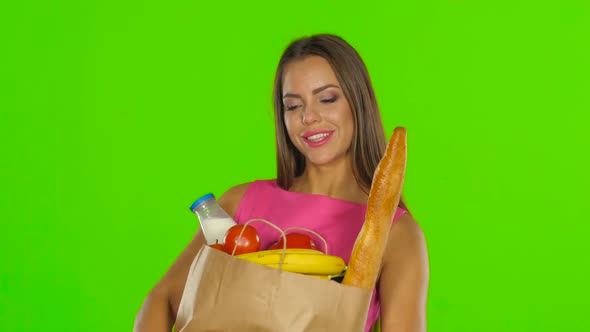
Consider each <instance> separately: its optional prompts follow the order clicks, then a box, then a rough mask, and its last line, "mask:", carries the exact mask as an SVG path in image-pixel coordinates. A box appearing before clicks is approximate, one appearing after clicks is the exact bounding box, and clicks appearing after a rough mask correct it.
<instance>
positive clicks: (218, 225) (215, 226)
mask: <svg viewBox="0 0 590 332" xmlns="http://www.w3.org/2000/svg"><path fill="white" fill-rule="evenodd" d="M236 224H237V223H236V222H235V221H233V219H231V218H207V219H206V220H204V221H203V222H202V223H201V228H202V230H203V234H204V235H205V240H207V244H209V245H211V244H215V243H219V244H221V243H223V238H224V237H225V233H227V230H228V229H230V228H231V227H232V226H234V225H236ZM215 241H217V242H215Z"/></svg>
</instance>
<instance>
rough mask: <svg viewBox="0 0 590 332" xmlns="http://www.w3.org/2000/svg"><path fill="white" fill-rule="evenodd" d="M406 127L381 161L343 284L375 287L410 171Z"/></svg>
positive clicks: (397, 133) (399, 129)
mask: <svg viewBox="0 0 590 332" xmlns="http://www.w3.org/2000/svg"><path fill="white" fill-rule="evenodd" d="M406 149H407V140H406V129H405V128H403V127H397V128H395V130H394V131H393V134H392V136H391V138H390V140H389V143H388V145H387V148H386V151H385V155H384V156H383V158H381V160H380V161H379V164H378V165H377V168H376V169H375V174H374V176H373V182H372V184H371V189H370V191H369V200H368V202H367V212H366V215H365V223H364V224H363V227H362V228H361V231H360V233H359V235H358V236H357V239H356V241H355V244H354V247H353V250H352V254H351V257H350V260H349V262H348V269H347V270H346V274H345V276H344V279H343V280H342V284H344V285H350V286H355V287H360V288H364V289H368V290H373V289H374V288H375V284H376V282H377V278H378V276H379V272H380V270H381V261H382V259H383V254H384V252H385V247H386V245H387V238H388V236H389V230H390V228H391V222H392V220H393V217H394V215H395V212H396V210H397V206H398V204H399V201H400V198H401V192H402V186H403V181H404V175H405V171H406Z"/></svg>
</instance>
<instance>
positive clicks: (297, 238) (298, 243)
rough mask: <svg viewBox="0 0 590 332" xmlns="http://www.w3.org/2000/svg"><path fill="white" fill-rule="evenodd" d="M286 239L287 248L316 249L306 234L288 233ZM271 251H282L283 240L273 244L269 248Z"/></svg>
mask: <svg viewBox="0 0 590 332" xmlns="http://www.w3.org/2000/svg"><path fill="white" fill-rule="evenodd" d="M285 238H286V239H287V248H289V249H294V248H299V249H317V247H316V245H315V243H314V242H313V241H312V240H311V237H309V236H308V235H306V234H301V233H289V234H287V235H286V236H285ZM273 249H283V238H282V237H281V239H280V240H279V242H276V243H274V244H273V245H272V246H270V248H269V250H273Z"/></svg>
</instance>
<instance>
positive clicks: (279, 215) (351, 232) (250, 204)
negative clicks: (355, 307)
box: [234, 180, 408, 331]
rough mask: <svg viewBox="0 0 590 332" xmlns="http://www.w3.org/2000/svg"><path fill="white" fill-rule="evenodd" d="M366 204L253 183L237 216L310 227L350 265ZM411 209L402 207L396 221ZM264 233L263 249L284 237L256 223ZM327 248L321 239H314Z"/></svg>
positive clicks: (374, 306)
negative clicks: (407, 209)
mask: <svg viewBox="0 0 590 332" xmlns="http://www.w3.org/2000/svg"><path fill="white" fill-rule="evenodd" d="M366 211H367V205H366V204H358V203H353V202H348V201H343V200H340V199H336V198H331V197H328V196H322V195H315V194H304V193H297V192H289V191H286V190H283V189H282V188H280V187H279V186H278V185H277V183H276V181H275V180H258V181H254V182H252V184H250V186H249V187H248V190H247V191H246V193H245V194H244V196H243V198H242V200H241V202H240V205H239V206H238V209H237V211H236V214H235V216H234V220H235V221H236V222H237V223H239V224H243V223H245V222H247V221H248V220H251V219H256V218H260V219H265V220H268V221H270V222H272V223H273V224H275V225H276V226H278V227H280V228H281V229H285V228H288V227H303V228H309V229H311V230H313V231H315V232H317V233H319V234H320V235H321V236H322V237H324V238H325V240H326V242H327V243H328V249H329V252H328V254H330V255H335V256H339V257H341V258H342V259H343V260H344V261H345V262H346V263H347V264H348V261H349V259H350V255H351V253H352V248H353V246H354V243H355V241H356V238H357V236H358V234H359V232H360V230H361V227H362V226H363V223H364V221H365V213H366ZM404 213H408V211H406V210H404V209H402V208H398V209H397V210H396V213H395V216H394V221H396V220H397V219H398V218H399V216H401V215H402V214H404ZM250 225H251V226H253V227H255V228H256V230H257V231H258V234H259V236H260V242H261V243H260V245H261V250H265V249H268V247H269V246H270V245H272V244H273V243H274V242H275V241H277V240H278V239H279V237H280V235H279V234H278V232H277V230H276V229H274V228H272V227H271V226H268V225H266V224H264V223H260V222H254V223H252V224H250ZM314 242H316V244H317V245H319V246H320V247H321V250H323V245H322V244H321V241H319V240H317V241H316V240H314ZM379 313H380V306H379V297H378V295H377V292H376V290H374V291H373V298H372V300H371V305H370V307H369V312H368V316H367V325H366V329H365V330H366V331H369V330H370V329H371V327H372V326H373V324H374V323H375V321H376V320H377V318H378V317H379Z"/></svg>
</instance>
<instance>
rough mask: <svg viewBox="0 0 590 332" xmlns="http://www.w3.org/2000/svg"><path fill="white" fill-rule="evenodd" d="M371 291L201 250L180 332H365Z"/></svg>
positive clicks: (190, 279) (192, 270)
mask: <svg viewBox="0 0 590 332" xmlns="http://www.w3.org/2000/svg"><path fill="white" fill-rule="evenodd" d="M371 296H372V292H371V291H368V290H365V289H361V288H357V287H351V286H346V285H342V284H339V283H337V282H335V281H329V280H323V279H318V278H314V277H310V276H305V275H301V274H297V273H291V272H286V271H281V270H278V269H274V268H270V267H266V266H263V265H259V264H256V263H252V262H248V261H245V260H242V259H239V258H236V257H233V256H231V255H228V254H226V253H224V252H222V251H219V250H217V249H214V248H211V247H209V246H206V245H204V246H203V247H202V248H201V250H200V251H199V253H198V254H197V256H196V257H195V259H194V261H193V263H192V265H191V268H190V271H189V274H188V279H187V282H186V285H185V288H184V293H183V295H182V299H181V302H180V306H179V309H178V314H177V320H176V324H175V330H176V331H179V332H221V331H224V332H225V331H242V332H254V331H257V332H271V331H272V332H277V331H278V332H314V331H322V332H325V331H343V332H346V331H352V332H362V331H364V329H365V324H366V319H367V312H368V310H369V304H370V301H371Z"/></svg>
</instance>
